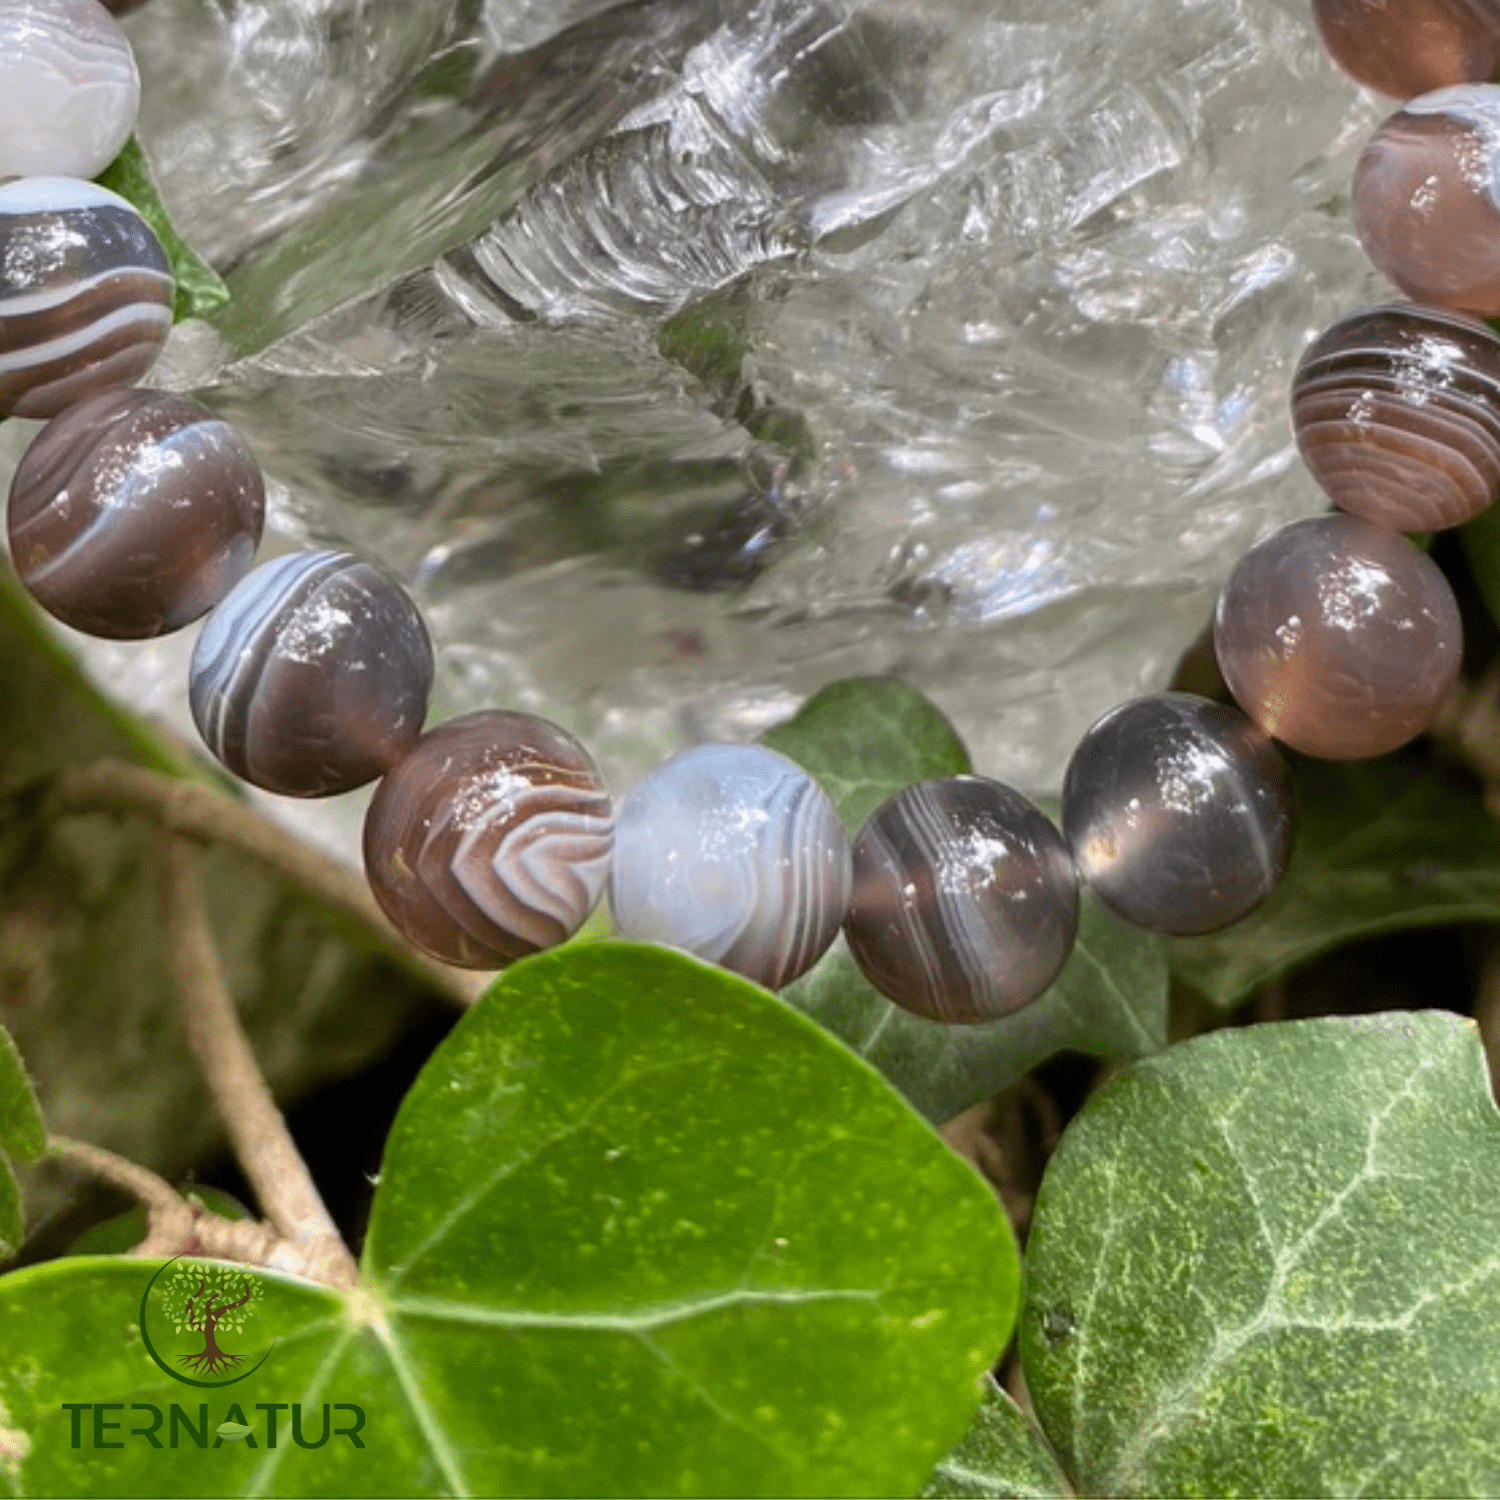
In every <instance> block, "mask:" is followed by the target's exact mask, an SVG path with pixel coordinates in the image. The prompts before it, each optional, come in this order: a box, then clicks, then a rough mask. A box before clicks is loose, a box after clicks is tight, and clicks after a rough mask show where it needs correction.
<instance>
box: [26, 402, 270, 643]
mask: <svg viewBox="0 0 1500 1500" xmlns="http://www.w3.org/2000/svg"><path fill="white" fill-rule="evenodd" d="M264 519H265V491H264V488H263V486H262V484H261V477H260V468H259V466H258V465H257V464H256V462H255V457H254V455H253V454H252V453H251V452H250V450H249V448H248V447H246V445H245V443H244V441H243V439H241V438H240V436H239V435H238V434H237V433H236V432H235V430H234V429H233V428H232V427H230V426H229V424H228V423H227V422H223V421H221V420H220V419H219V418H218V417H216V416H215V415H214V414H213V413H212V412H211V411H209V410H208V409H207V408H206V407H203V406H200V405H199V404H198V403H197V402H196V401H189V400H188V399H187V398H186V397H183V396H173V395H168V394H167V393H166V392H165V391H142V390H130V389H122V390H114V391H105V392H103V393H101V394H100V395H98V396H94V397H92V398H90V399H89V400H87V401H81V402H80V403H79V404H78V405H77V406H70V407H69V408H68V409H67V410H66V411H65V412H63V413H62V415H61V416H57V417H54V418H53V419H52V420H51V421H50V422H49V423H48V424H47V425H46V426H45V427H44V428H43V429H42V430H41V432H40V433H39V434H38V435H37V437H36V438H35V440H34V441H33V442H32V444H31V447H30V448H28V449H27V450H26V453H25V456H24V457H23V458H22V459H21V462H20V464H19V466H18V467H17V469H16V473H15V478H14V480H13V482H12V484H11V488H10V509H9V512H8V516H7V524H8V529H9V535H10V552H11V559H12V561H13V562H14V563H15V566H16V571H17V572H18V573H19V574H20V576H21V581H22V583H24V584H25V585H26V587H27V588H28V589H30V591H31V592H32V594H33V595H34V596H35V597H36V599H37V602H38V603H40V604H41V605H42V607H43V608H44V609H46V610H47V611H48V612H49V613H51V614H53V615H55V616H56V617H57V618H58V619H59V620H62V621H64V622H65V623H66V624H68V625H71V626H73V628H74V629H75V630H82V631H84V632H86V633H87V634H89V635H97V636H107V637H110V638H112V639H116V640H131V639H138V638H142V637H146V636H155V635H164V634H166V633H167V632H168V631H172V630H177V629H178V628H180V627H181V626H183V625H186V624H187V623H188V622H189V621H190V620H196V619H197V618H198V617H199V615H202V614H204V613H206V612H207V611H208V610H210V609H212V608H213V606H214V605H215V604H217V603H218V602H219V601H220V600H221V599H222V598H223V597H224V596H225V595H226V594H227V593H228V592H229V591H230V589H232V588H233V587H234V585H235V584H236V583H237V582H238V581H239V580H240V579H241V578H242V577H243V576H244V575H245V573H246V572H247V571H248V570H249V567H250V563H251V561H252V559H253V558H254V556H255V548H256V546H257V544H258V543H259V541H260V533H261V526H262V524H263V522H264Z"/></svg>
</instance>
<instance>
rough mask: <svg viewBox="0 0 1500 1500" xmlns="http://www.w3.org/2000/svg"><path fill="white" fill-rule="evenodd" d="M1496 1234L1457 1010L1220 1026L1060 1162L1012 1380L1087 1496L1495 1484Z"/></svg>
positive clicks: (1492, 1144) (1479, 1091) (1030, 1264)
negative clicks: (1017, 1379) (1022, 1381)
mask: <svg viewBox="0 0 1500 1500" xmlns="http://www.w3.org/2000/svg"><path fill="white" fill-rule="evenodd" d="M1497 1245H1500V1114H1497V1112H1496V1109H1495V1105H1494V1102H1493V1100H1492V1099H1491V1097H1490V1092H1489V1079H1488V1075H1487V1073H1486V1070H1485V1064H1484V1057H1483V1053H1482V1051H1481V1048H1480V1046H1479V1041H1478V1037H1477V1034H1476V1032H1475V1029H1474V1027H1473V1025H1472V1024H1471V1023H1469V1022H1467V1021H1463V1020H1461V1019H1460V1018H1458V1017H1457V1016H1454V1015H1451V1014H1448V1013H1446V1012H1442V1011H1428V1012H1422V1013H1419V1014H1415V1015H1407V1014H1400V1013H1390V1014H1385V1015H1378V1016H1364V1017H1353V1018H1335V1019H1324V1020H1317V1021H1303V1022H1293V1023H1283V1024H1279V1025H1272V1026H1257V1027H1249V1028H1246V1029H1243V1030H1232V1031H1220V1032H1215V1033H1213V1034H1212V1035H1209V1036H1206V1037H1201V1038H1199V1039H1197V1040H1195V1041H1192V1042H1189V1043H1186V1044H1185V1045H1183V1046H1180V1047H1175V1048H1173V1049H1172V1050H1171V1051H1169V1052H1166V1053H1164V1054H1162V1055H1161V1056H1160V1057H1155V1058H1151V1059H1148V1060H1147V1061H1145V1062H1141V1063H1137V1064H1135V1065H1134V1066H1133V1067H1131V1068H1128V1069H1127V1070H1126V1071H1125V1072H1124V1073H1122V1074H1121V1075H1120V1076H1119V1077H1118V1078H1116V1079H1115V1080H1114V1081H1113V1082H1112V1083H1110V1084H1109V1085H1108V1086H1107V1087H1106V1088H1105V1089H1103V1090H1101V1091H1100V1092H1099V1093H1098V1094H1097V1095H1095V1096H1094V1098H1093V1099H1091V1100H1090V1101H1089V1103H1088V1104H1087V1105H1086V1106H1085V1108H1084V1109H1083V1111H1082V1113H1081V1114H1080V1115H1079V1116H1078V1117H1077V1118H1076V1119H1075V1120H1074V1121H1073V1123H1072V1125H1070V1126H1069V1128H1068V1130H1067V1132H1066V1134H1065V1135H1064V1137H1063V1140H1062V1143H1061V1145H1060V1146H1059V1148H1058V1150H1057V1152H1056V1154H1055V1155H1054V1156H1053V1158H1052V1160H1051V1162H1050V1163H1049V1165H1048V1169H1047V1174H1046V1176H1045V1178H1044V1179H1043V1182H1042V1187H1041V1192H1040V1194H1039V1196H1038V1199H1037V1205H1036V1212H1035V1216H1034V1218H1033V1221H1032V1229H1031V1238H1030V1241H1029V1244H1028V1248H1027V1261H1026V1283H1027V1293H1026V1304H1025V1310H1024V1314H1023V1318H1022V1327H1021V1349H1022V1361H1023V1368H1024V1370H1025V1373H1026V1381H1027V1386H1028V1388H1029V1390H1030V1392H1031V1395H1032V1398H1033V1400H1034V1401H1035V1404H1036V1410H1037V1415H1038V1417H1039V1418H1040V1420H1041V1423H1042V1425H1043V1427H1044V1429H1045V1430H1046V1433H1047V1436H1048V1438H1049V1439H1050V1440H1051V1443H1052V1445H1053V1447H1054V1448H1055V1449H1056V1451H1057V1453H1058V1454H1059V1456H1060V1457H1061V1459H1062V1462H1063V1464H1064V1466H1065V1468H1066V1469H1067V1472H1068V1474H1069V1475H1070V1477H1071V1479H1072V1481H1073V1483H1074V1485H1075V1488H1076V1489H1077V1492H1078V1493H1080V1494H1088V1495H1142V1494H1147V1495H1229V1494H1240V1495H1494V1494H1500V1253H1497V1250H1496V1246H1497Z"/></svg>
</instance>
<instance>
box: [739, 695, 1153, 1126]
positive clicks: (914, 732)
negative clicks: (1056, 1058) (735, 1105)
mask: <svg viewBox="0 0 1500 1500" xmlns="http://www.w3.org/2000/svg"><path fill="white" fill-rule="evenodd" d="M762 738H763V739H764V740H765V742H766V744H768V745H770V746H772V748H774V749H776V750H780V751H781V752H782V754H784V755H789V756H791V758H792V759H793V760H795V761H796V762H797V763H798V764H799V765H801V766H803V767H804V768H805V769H806V770H808V771H810V772H811V773H812V774H813V775H814V776H815V777H816V778H817V780H818V781H819V783H820V784H821V785H822V787H823V788H824V790H825V791H827V793H828V795H829V796H830V798H831V799H832V800H833V804H834V806H835V807H836V808H837V809H838V811H839V816H840V817H841V818H842V819H843V820H844V824H845V826H846V827H847V828H848V829H849V830H850V832H851V834H852V833H854V832H856V831H857V830H858V828H859V826H860V824H861V823H862V822H863V821H864V819H865V818H866V817H868V816H869V814H870V813H871V812H873V811H874V810H875V808H876V807H878V806H879V805H880V804H881V803H882V802H884V801H885V800H886V798H887V797H891V796H894V795H895V793H897V792H898V791H900V790H901V789H902V788H903V787H906V786H909V785H911V783H912V782H914V781H923V780H926V779H927V778H929V777H934V776H958V775H962V774H964V773H965V772H967V771H968V769H969V757H968V753H967V752H966V751H965V750H964V747H963V744H962V742H961V741H960V740H959V738H958V735H957V734H956V733H955V732H954V729H953V726H952V725H951V724H949V723H948V721H947V719H946V718H944V717H943V715H942V714H941V713H940V712H939V711H938V710H937V709H936V708H935V707H933V705H932V704H931V703H929V702H928V701H927V700H926V699H925V698H924V697H923V696H922V695H921V694H920V693H919V692H917V691H916V689H914V688H910V687H907V686H906V685H905V684H904V683H901V682H896V681H894V680H893V679H891V678H883V677H860V678H851V679H849V680H847V681H845V682H836V683H833V684H832V685H831V686H829V687H826V688H824V689H823V690H822V691H821V692H819V693H817V694H815V695H814V696H813V697H811V698H810V699H808V701H807V703H806V704H804V705H803V707H802V709H801V711H800V712H799V713H798V714H796V715H795V716H794V717H793V718H791V719H789V720H787V722H786V723H785V724H781V725H778V726H777V727H776V728H775V729H772V730H769V731H767V733H766V734H765V735H764V736H763V737H762ZM782 998H783V999H784V1000H786V1001H788V1002H789V1003H790V1004H792V1005H794V1006H796V1008H797V1009H798V1010H800V1011H802V1012H803V1013H804V1014H806V1015H809V1016H811V1017H812V1018H813V1019H814V1020H815V1021H816V1022H817V1023H818V1024H819V1025H820V1026H822V1027H824V1028H826V1029H827V1030H828V1031H831V1032H832V1033H833V1034H834V1035H835V1036H837V1037H839V1038H840V1039H841V1040H843V1041H844V1042H846V1043H847V1044H848V1045H849V1046H850V1047H851V1048H853V1049H854V1051H856V1052H857V1053H859V1054H860V1056H861V1057H864V1058H866V1059H867V1060H868V1061H869V1062H870V1063H871V1064H872V1065H873V1066H874V1067H876V1068H879V1069H880V1071H881V1073H883V1074H884V1075H885V1077H886V1078H888V1079H889V1080H890V1082H891V1083H892V1084H893V1085H894V1086H895V1087H896V1088H898V1089H899V1090H900V1091H901V1092H902V1094H904V1095H905V1096H906V1098H907V1099H908V1100H909V1101H910V1102H911V1104H912V1106H913V1107H914V1108H916V1109H918V1110H920V1111H921V1112H922V1114H924V1115H925V1116H926V1117H927V1118H928V1119H929V1120H933V1121H936V1122H941V1121H944V1120H949V1119H952V1118H953V1116H954V1115H956V1114H959V1113H960V1112H961V1111H963V1110H965V1109H967V1108H968V1107H969V1106H970V1105H971V1104H975V1103H977V1102H978V1101H979V1100H981V1099H987V1098H989V1097H990V1096H991V1095H992V1094H995V1093H997V1092H998V1091H999V1090H1001V1089H1003V1088H1006V1087H1008V1086H1009V1085H1010V1084H1012V1083H1014V1082H1015V1081H1016V1080H1017V1079H1018V1078H1021V1077H1023V1076H1024V1075H1025V1074H1027V1073H1029V1072H1030V1071H1031V1069H1032V1068H1034V1067H1035V1066H1036V1065H1037V1064H1038V1063H1040V1062H1043V1061H1045V1060H1046V1059H1047V1058H1048V1057H1050V1056H1051V1055H1052V1054H1053V1053H1054V1052H1060V1051H1062V1050H1063V1049H1064V1048H1072V1049H1074V1050H1076V1051H1079V1052H1087V1053H1090V1054H1092V1055H1094V1056H1099V1057H1141V1056H1144V1055H1146V1054H1147V1053H1150V1052H1154V1051H1156V1050H1158V1049H1159V1048H1161V1047H1164V1046H1166V1041H1167V968H1166V960H1165V958H1164V957H1163V955H1162V951H1161V945H1160V944H1159V943H1158V942H1157V940H1156V939H1154V938H1152V937H1151V936H1149V935H1148V934H1146V933H1142V932H1139V931H1137V930H1136V929H1134V928H1131V927H1127V926H1126V925H1125V924H1124V923H1123V922H1118V921H1116V920H1115V919H1114V918H1113V917H1111V916H1110V915H1109V914H1108V913H1107V912H1105V911H1104V910H1103V909H1102V908H1099V907H1098V906H1096V905H1094V904H1093V903H1092V902H1090V901H1088V900H1085V902H1084V908H1083V914H1082V920H1081V923H1080V926H1079V934H1078V943H1077V946H1076V948H1075V950H1074V952H1073V956H1072V957H1071V959H1070V960H1069V961H1068V964H1067V966H1066V967H1065V968H1064V969H1063V972H1062V973H1061V974H1060V975H1059V976H1058V978H1057V980H1056V982H1055V983H1054V984H1053V986H1052V988H1051V989H1050V990H1048V991H1047V993H1046V994H1045V995H1043V996H1042V997H1041V998H1040V999H1039V1000H1037V1001H1035V1002H1034V1003H1033V1004H1031V1005H1029V1006H1027V1007H1026V1008H1025V1009H1024V1010H1021V1011H1018V1012H1017V1013H1016V1014H1015V1015H1012V1016H1007V1017H1005V1019H1003V1020H1000V1021H994V1022H991V1023H990V1024H988V1025H985V1026H945V1025H942V1024H940V1023H939V1022H936V1021H927V1020H924V1019H923V1018H922V1017H920V1016H914V1015H912V1014H910V1013H909V1012H907V1011H905V1010H902V1009H901V1007H900V1006H898V1005H893V1004H892V1003H891V1002H890V1001H889V1000H887V999H886V998H885V997H884V996H883V995H881V994H880V993H879V992H878V991H877V990H876V989H875V988H874V986H873V985H871V984H870V982H869V981H868V980H867V979H866V978H865V977H864V975H863V974H861V973H860V971H859V968H858V966H857V965H856V964H855V962H854V960H853V959H852V958H851V957H850V955H849V952H848V949H847V948H846V947H845V946H844V944H843V942H842V940H840V941H839V942H838V943H836V944H835V946H834V947H833V948H832V949H831V950H830V951H829V952H828V953H827V954H826V955H825V956H824V957H823V959H822V960H821V961H820V962H819V963H818V964H817V966H816V967H815V968H814V969H813V970H812V971H811V972H810V973H809V974H807V975H805V976H804V977H803V978H802V979H800V980H798V981H797V982H796V983H795V984H793V985H790V986H789V987H788V988H787V989H786V990H784V991H783V992H782Z"/></svg>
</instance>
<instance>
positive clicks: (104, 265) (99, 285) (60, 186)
mask: <svg viewBox="0 0 1500 1500" xmlns="http://www.w3.org/2000/svg"><path fill="white" fill-rule="evenodd" d="M171 326H172V274H171V270H170V268H169V267H168V264H167V257H166V255H165V253H164V252H163V250H162V248H161V245H160V244H159V243H158V242H157V239H156V236H155V235H154V234H152V232H151V230H150V228H149V227H148V226H147V224H146V221H145V220H144V219H143V218H142V217H141V216H140V214H138V213H137V212H136V211H135V209H134V208H132V207H131V206H130V204H128V203H127V202H126V201H125V200H124V199H123V198H120V197H117V196H116V195H115V194H114V193H111V192H106V191H105V189H103V188H101V187H96V186H95V185H94V184H93V183H91V182H75V181H74V180H73V179H71V178H67V177H26V178H22V179H21V180H20V181H18V182H8V183H5V184H4V185H0V415H10V416H18V417H55V416H56V415H57V414H58V412H60V411H62V410H63V409H64V408H65V407H68V406H71V405H73V404H74V402H77V401H82V400H83V399H84V398H85V397H86V396H92V395H96V394H97V393H98V392H100V391H103V390H108V389H110V388H111V387H113V386H119V385H131V384H133V383H134V382H135V381H137V380H139V379H140V378H141V376H142V375H144V374H145V373H146V371H147V370H149V369H150V368H151V364H152V362H153V361H154V360H155V358H156V356H157V354H158V353H159V352H160V350H161V346H162V344H163V343H164V342H165V341H166V337H167V334H168V332H169V331H170V329H171Z"/></svg>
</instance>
